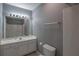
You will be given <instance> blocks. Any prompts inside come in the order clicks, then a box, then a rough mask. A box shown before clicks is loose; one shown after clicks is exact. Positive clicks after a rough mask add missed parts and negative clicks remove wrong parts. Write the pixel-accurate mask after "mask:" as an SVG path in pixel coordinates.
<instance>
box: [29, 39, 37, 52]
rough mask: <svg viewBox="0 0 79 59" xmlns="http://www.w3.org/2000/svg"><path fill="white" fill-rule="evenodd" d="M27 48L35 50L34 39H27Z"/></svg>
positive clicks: (30, 50) (31, 50)
mask: <svg viewBox="0 0 79 59" xmlns="http://www.w3.org/2000/svg"><path fill="white" fill-rule="evenodd" d="M28 43H29V44H28V48H29V50H28V51H29V52H33V51H36V40H29V41H28Z"/></svg>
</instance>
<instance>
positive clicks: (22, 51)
mask: <svg viewBox="0 0 79 59" xmlns="http://www.w3.org/2000/svg"><path fill="white" fill-rule="evenodd" d="M19 44H20V45H19V48H18V55H26V54H28V53H29V52H28V42H27V41H26V42H20V43H19Z"/></svg>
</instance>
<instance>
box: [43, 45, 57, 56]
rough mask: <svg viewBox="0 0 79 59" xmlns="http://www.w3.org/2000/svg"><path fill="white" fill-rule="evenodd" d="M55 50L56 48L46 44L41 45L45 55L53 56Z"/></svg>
mask: <svg viewBox="0 0 79 59" xmlns="http://www.w3.org/2000/svg"><path fill="white" fill-rule="evenodd" d="M55 51H56V48H54V47H52V46H50V45H48V44H44V45H43V54H44V55H45V56H55Z"/></svg>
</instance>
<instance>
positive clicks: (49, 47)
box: [43, 44, 56, 51]
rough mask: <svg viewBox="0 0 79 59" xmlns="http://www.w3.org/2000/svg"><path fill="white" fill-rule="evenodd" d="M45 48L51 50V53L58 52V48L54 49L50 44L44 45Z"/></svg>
mask: <svg viewBox="0 0 79 59" xmlns="http://www.w3.org/2000/svg"><path fill="white" fill-rule="evenodd" d="M43 47H44V48H46V49H48V50H50V51H55V50H56V48H54V47H52V46H50V45H48V44H44V45H43Z"/></svg>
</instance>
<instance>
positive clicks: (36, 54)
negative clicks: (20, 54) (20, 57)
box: [27, 51, 44, 56]
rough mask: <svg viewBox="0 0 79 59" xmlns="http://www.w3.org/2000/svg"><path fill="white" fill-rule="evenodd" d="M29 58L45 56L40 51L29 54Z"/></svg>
mask: <svg viewBox="0 0 79 59" xmlns="http://www.w3.org/2000/svg"><path fill="white" fill-rule="evenodd" d="M27 56H44V55H42V54H41V53H40V52H39V51H36V52H33V53H31V54H28V55H27Z"/></svg>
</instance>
